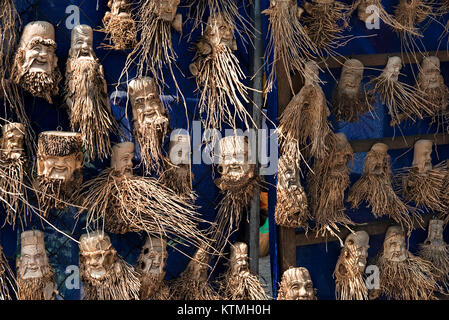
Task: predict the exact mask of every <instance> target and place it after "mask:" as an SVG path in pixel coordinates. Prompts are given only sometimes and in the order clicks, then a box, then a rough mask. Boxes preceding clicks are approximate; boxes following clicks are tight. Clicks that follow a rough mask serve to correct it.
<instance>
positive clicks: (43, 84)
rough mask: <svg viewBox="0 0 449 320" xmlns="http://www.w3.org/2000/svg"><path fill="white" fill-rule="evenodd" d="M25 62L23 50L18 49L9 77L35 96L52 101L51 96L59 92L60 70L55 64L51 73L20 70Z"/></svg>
mask: <svg viewBox="0 0 449 320" xmlns="http://www.w3.org/2000/svg"><path fill="white" fill-rule="evenodd" d="M24 63H25V50H24V49H18V50H17V53H16V56H15V57H14V64H13V68H12V74H11V77H12V78H13V81H14V82H15V83H17V84H19V85H20V86H21V87H22V88H23V89H25V90H26V91H28V92H29V93H31V94H32V95H33V96H35V97H39V98H43V99H45V100H47V101H48V102H49V103H53V100H52V98H51V97H52V96H56V95H57V94H58V93H59V87H58V85H59V82H60V81H61V80H62V75H61V72H60V71H59V68H58V67H57V66H56V67H55V69H54V70H53V72H52V73H51V74H47V73H45V72H30V71H29V70H22V69H23V65H24Z"/></svg>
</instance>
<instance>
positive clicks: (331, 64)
mask: <svg viewBox="0 0 449 320" xmlns="http://www.w3.org/2000/svg"><path fill="white" fill-rule="evenodd" d="M392 56H398V57H401V58H402V63H403V64H413V63H416V59H418V61H419V62H420V63H421V61H422V58H423V57H424V56H437V57H438V58H439V59H440V61H441V62H446V61H449V53H448V52H447V51H446V50H440V51H426V52H417V53H416V57H414V56H412V55H408V54H401V53H400V52H394V53H377V54H356V55H351V56H344V57H329V58H327V59H326V60H325V61H326V64H327V67H328V68H329V69H335V68H341V66H342V65H343V63H344V62H345V60H346V59H357V60H360V62H362V63H363V65H364V66H365V67H376V66H384V65H386V64H387V61H388V58H389V57H392ZM319 65H320V67H321V68H324V67H325V63H324V62H320V63H319Z"/></svg>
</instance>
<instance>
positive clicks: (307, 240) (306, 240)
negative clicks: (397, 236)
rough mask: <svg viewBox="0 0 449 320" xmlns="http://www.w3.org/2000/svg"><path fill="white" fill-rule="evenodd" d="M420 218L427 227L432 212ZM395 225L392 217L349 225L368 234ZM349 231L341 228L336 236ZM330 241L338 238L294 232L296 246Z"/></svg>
mask: <svg viewBox="0 0 449 320" xmlns="http://www.w3.org/2000/svg"><path fill="white" fill-rule="evenodd" d="M421 217H422V219H423V220H424V223H423V226H425V227H427V225H428V223H429V220H430V219H432V218H433V217H434V216H433V215H432V214H426V215H421ZM392 225H397V223H396V222H395V221H394V220H393V219H385V220H376V221H371V222H366V223H361V224H358V225H355V226H351V229H352V230H354V231H362V230H364V231H366V232H367V233H368V234H369V235H370V236H372V235H378V234H384V233H385V232H386V231H387V229H388V227H389V226H392ZM413 225H414V227H415V228H420V225H419V223H418V222H417V221H416V220H415V221H414V222H413ZM349 233H350V231H349V230H347V229H344V230H341V231H340V232H339V233H338V236H339V237H340V238H341V239H342V240H344V239H345V238H346V236H347V235H348V234H349ZM332 241H338V238H337V237H335V236H329V237H321V236H318V237H315V234H314V233H313V232H312V233H310V232H309V234H308V235H307V236H306V235H305V233H304V232H298V233H296V246H307V245H311V244H319V243H324V242H332Z"/></svg>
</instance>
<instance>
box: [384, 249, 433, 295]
mask: <svg viewBox="0 0 449 320" xmlns="http://www.w3.org/2000/svg"><path fill="white" fill-rule="evenodd" d="M376 265H377V266H378V267H379V276H380V279H379V282H380V293H381V294H382V295H384V296H385V297H387V298H388V299H394V300H433V299H436V297H435V295H434V290H437V289H438V285H437V283H436V281H435V278H434V276H433V273H432V272H433V266H432V264H431V263H430V262H428V261H425V260H423V259H421V258H419V257H416V256H414V255H412V254H411V253H410V252H408V257H407V259H406V260H404V261H401V262H396V261H391V260H389V259H387V258H385V257H384V256H383V254H382V255H381V256H380V257H379V258H378V260H377V262H376Z"/></svg>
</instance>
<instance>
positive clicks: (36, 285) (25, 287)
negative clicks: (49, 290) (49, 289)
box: [17, 267, 55, 300]
mask: <svg viewBox="0 0 449 320" xmlns="http://www.w3.org/2000/svg"><path fill="white" fill-rule="evenodd" d="M48 284H52V285H54V284H55V272H54V271H53V269H52V268H51V267H49V268H48V270H47V272H46V273H45V274H44V275H43V276H42V277H39V278H30V279H23V278H22V277H21V275H20V274H18V275H17V287H18V292H17V294H18V299H19V300H45V295H44V291H45V287H46V286H47V285H48ZM53 299H54V297H53V298H52V300H53Z"/></svg>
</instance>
